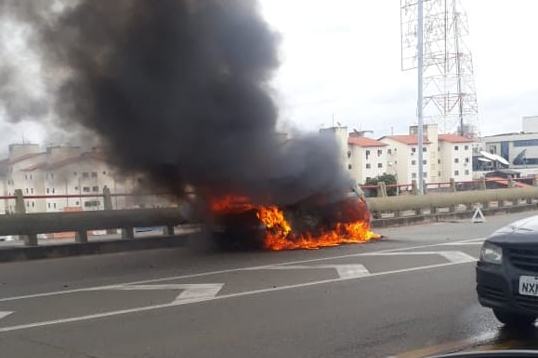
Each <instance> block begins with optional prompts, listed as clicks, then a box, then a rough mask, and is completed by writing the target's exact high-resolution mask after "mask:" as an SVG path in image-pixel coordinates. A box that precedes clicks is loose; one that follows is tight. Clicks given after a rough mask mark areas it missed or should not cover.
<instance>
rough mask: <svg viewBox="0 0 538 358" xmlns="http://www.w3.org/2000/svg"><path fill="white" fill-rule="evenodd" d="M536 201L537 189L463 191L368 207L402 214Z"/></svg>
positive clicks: (373, 200) (376, 200) (373, 203)
mask: <svg viewBox="0 0 538 358" xmlns="http://www.w3.org/2000/svg"><path fill="white" fill-rule="evenodd" d="M533 199H538V188H534V187H530V188H521V189H515V188H510V189H494V190H485V191H483V190H477V191H463V192H455V193H431V194H426V195H421V196H414V195H408V196H397V197H385V198H368V199H367V202H368V206H369V207H370V210H371V211H372V212H374V213H375V212H402V211H405V210H421V209H425V208H431V209H433V210H435V209H436V208H450V207H455V206H457V205H466V206H471V205H475V204H478V203H490V202H498V203H500V206H502V205H504V204H503V203H504V202H507V201H508V202H516V201H519V200H526V201H527V203H528V202H529V201H530V200H533Z"/></svg>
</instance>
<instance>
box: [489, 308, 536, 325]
mask: <svg viewBox="0 0 538 358" xmlns="http://www.w3.org/2000/svg"><path fill="white" fill-rule="evenodd" d="M493 314H494V315H495V317H496V318H497V319H498V320H499V321H500V322H501V323H504V324H505V325H506V326H510V327H530V326H532V325H533V323H534V321H535V320H536V317H533V316H526V315H521V314H517V313H512V312H507V311H501V310H493Z"/></svg>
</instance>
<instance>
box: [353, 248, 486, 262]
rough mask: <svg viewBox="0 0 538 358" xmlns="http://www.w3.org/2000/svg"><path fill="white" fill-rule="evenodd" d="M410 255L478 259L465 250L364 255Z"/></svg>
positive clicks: (449, 259)
mask: <svg viewBox="0 0 538 358" xmlns="http://www.w3.org/2000/svg"><path fill="white" fill-rule="evenodd" d="M408 255H420V256H425V255H439V256H443V257H444V258H445V259H447V260H448V261H450V262H454V263H459V262H461V263H465V262H474V261H476V258H474V257H472V256H471V255H468V254H466V253H465V252H461V251H406V252H379V253H371V254H368V255H364V256H408Z"/></svg>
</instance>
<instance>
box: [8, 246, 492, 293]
mask: <svg viewBox="0 0 538 358" xmlns="http://www.w3.org/2000/svg"><path fill="white" fill-rule="evenodd" d="M476 240H483V239H481V238H474V239H467V240H460V241H455V242H454V243H465V242H472V241H476ZM444 244H447V243H439V244H427V245H419V246H411V247H404V248H396V249H386V250H379V251H373V252H362V253H356V254H346V255H337V256H329V257H322V258H317V259H309V260H298V261H289V262H282V263H278V264H271V265H260V266H252V267H239V268H232V269H224V270H217V271H207V272H201V273H194V274H186V275H178V276H168V277H161V278H156V279H149V280H141V281H131V282H125V283H118V284H112V285H103V286H94V287H85V288H75V289H70V290H58V291H50V292H42V293H33V294H28V295H20V296H13V297H4V298H0V302H9V301H17V300H23V299H30V298H39V297H47V296H56V295H65V294H72V293H78V292H86V291H95V290H102V289H110V288H114V287H117V286H118V285H138V284H147V283H157V282H165V281H172V280H181V279H188V278H195V277H204V276H211V275H218V274H225V273H231V272H239V271H245V270H254V269H262V268H266V267H271V266H277V265H296V264H305V263H311V262H321V261H329V260H336V259H343V258H350V257H360V256H371V255H372V254H381V253H389V252H402V251H411V250H416V249H424V248H430V247H436V246H441V245H444Z"/></svg>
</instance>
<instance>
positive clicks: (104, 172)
mask: <svg viewBox="0 0 538 358" xmlns="http://www.w3.org/2000/svg"><path fill="white" fill-rule="evenodd" d="M349 155H350V156H351V152H349ZM103 175H106V171H104V170H103Z"/></svg>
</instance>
